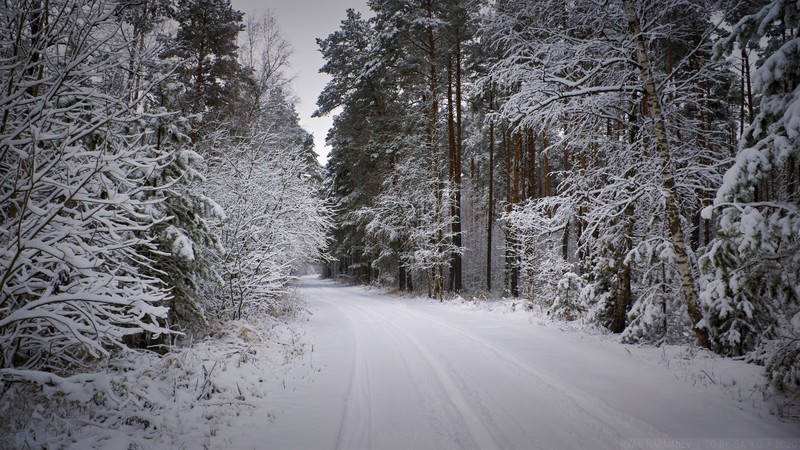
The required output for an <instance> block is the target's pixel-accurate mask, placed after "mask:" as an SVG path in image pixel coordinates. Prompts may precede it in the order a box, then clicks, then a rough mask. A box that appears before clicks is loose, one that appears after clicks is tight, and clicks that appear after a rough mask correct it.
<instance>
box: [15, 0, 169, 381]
mask: <svg viewBox="0 0 800 450" xmlns="http://www.w3.org/2000/svg"><path fill="white" fill-rule="evenodd" d="M49 7H50V9H49V10H47V11H45V12H44V13H43V14H45V15H52V17H48V18H47V19H46V20H45V19H43V16H42V15H40V14H39V13H38V12H35V11H38V10H35V9H31V8H30V5H29V4H28V3H27V2H11V3H7V4H6V6H5V7H4V9H3V14H2V15H0V16H1V17H2V18H0V20H2V21H3V25H2V26H0V30H3V31H0V33H2V34H3V35H2V37H0V40H2V41H3V42H6V43H10V42H13V43H14V44H13V45H4V46H3V47H2V48H3V50H2V51H3V53H4V54H3V60H4V64H3V65H2V67H0V80H2V84H3V86H5V88H4V91H5V92H4V93H6V94H9V95H5V96H4V97H2V98H0V104H2V107H3V119H2V125H1V126H0V205H2V207H0V349H2V352H1V353H0V368H4V369H10V370H11V369H13V370H16V371H17V372H15V373H17V374H22V375H23V376H24V375H25V374H31V376H32V377H34V375H33V372H26V371H29V370H45V371H52V372H69V371H71V370H74V369H77V368H79V367H82V366H83V365H84V364H86V363H87V362H89V361H94V360H97V359H99V358H106V357H109V356H110V355H111V354H113V353H114V352H116V351H120V350H123V349H125V348H126V340H127V339H129V338H130V337H131V336H135V335H139V334H141V333H143V332H147V333H150V335H151V336H156V335H158V334H159V333H162V332H165V331H166V330H165V329H164V328H163V327H162V325H163V319H164V318H165V317H166V314H167V308H166V307H165V300H166V299H167V298H168V292H167V291H166V290H165V288H164V286H163V285H162V284H161V283H160V280H159V279H158V278H157V277H156V276H154V275H152V273H149V272H148V271H149V266H150V265H151V263H152V260H150V259H149V258H147V257H146V256H145V255H144V252H143V249H148V250H149V251H151V252H154V251H156V247H155V243H154V241H153V237H152V234H151V229H152V227H154V226H155V225H157V224H158V223H159V222H160V220H159V219H156V218H154V217H153V216H152V215H150V214H149V213H148V211H150V207H151V206H152V205H151V202H150V200H149V199H150V198H151V197H152V193H153V192H154V191H157V190H158V189H159V187H156V186H152V185H149V184H148V183H147V174H148V173H150V172H153V171H157V170H160V169H161V168H163V166H164V164H165V160H164V159H163V158H160V157H158V156H152V155H151V153H150V151H149V150H150V147H149V146H147V145H143V144H142V133H141V132H139V131H137V129H138V127H137V125H136V124H138V123H140V121H142V120H144V117H143V116H142V115H140V114H137V113H135V111H137V110H139V108H138V102H139V101H140V100H141V98H139V97H134V98H133V99H131V97H130V96H129V95H127V92H125V90H124V87H122V86H121V85H120V84H118V83H116V82H115V80H118V79H120V77H122V75H123V74H125V73H126V71H127V69H128V67H127V64H126V61H125V60H124V59H122V58H120V54H119V48H120V47H121V46H123V45H124V44H125V41H124V39H123V35H122V33H121V32H120V25H119V24H118V23H117V22H115V21H114V20H113V13H114V11H115V9H114V5H113V4H111V3H108V2H105V1H102V0H98V1H93V2H88V3H87V2H84V1H78V0H53V1H52V2H50V3H49ZM12 24H13V26H12ZM35 27H41V28H40V31H39V32H38V33H35V34H33V35H29V34H27V31H26V30H30V29H33V28H35ZM10 47H13V49H12V48H10ZM123 78H124V77H123ZM6 89H7V91H6Z"/></svg>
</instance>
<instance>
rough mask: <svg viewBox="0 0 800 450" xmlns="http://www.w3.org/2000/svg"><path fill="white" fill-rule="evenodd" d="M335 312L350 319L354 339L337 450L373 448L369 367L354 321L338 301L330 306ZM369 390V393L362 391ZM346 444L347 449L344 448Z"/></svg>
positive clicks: (348, 321)
mask: <svg viewBox="0 0 800 450" xmlns="http://www.w3.org/2000/svg"><path fill="white" fill-rule="evenodd" d="M327 303H329V304H330V305H332V306H333V307H334V308H336V309H337V310H338V311H339V312H340V313H341V314H342V316H344V317H345V318H347V323H348V325H349V327H348V328H349V329H350V333H352V335H353V343H354V346H355V348H354V351H353V368H352V371H351V375H350V385H349V387H348V388H347V397H346V400H345V407H344V414H342V420H341V423H340V424H339V435H338V436H337V439H336V449H337V450H338V449H344V450H348V449H351V448H372V447H373V446H372V442H371V436H372V433H371V430H370V416H371V415H372V399H371V396H370V391H371V389H370V388H371V382H370V375H369V367H368V366H367V364H366V361H365V360H364V354H363V351H362V348H361V347H362V346H361V342H360V338H359V334H358V331H357V330H356V326H355V323H354V322H353V318H352V316H351V315H350V314H348V312H347V311H345V310H344V308H342V307H341V305H339V304H337V302H335V301H331V302H327ZM363 386H367V389H363V388H362V387H363ZM344 444H346V445H344Z"/></svg>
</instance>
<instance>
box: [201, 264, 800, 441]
mask: <svg viewBox="0 0 800 450" xmlns="http://www.w3.org/2000/svg"><path fill="white" fill-rule="evenodd" d="M299 287H300V292H301V293H302V295H303V296H304V297H305V298H306V299H307V300H308V302H309V307H310V309H311V311H312V313H313V315H312V316H311V317H310V319H309V322H308V336H309V339H310V346H311V348H312V349H313V351H312V352H311V354H310V355H309V357H308V360H306V362H304V363H302V364H299V365H297V366H296V367H295V368H294V369H293V372H294V373H295V377H294V379H295V380H299V381H296V382H295V383H292V385H291V387H288V386H287V389H285V390H280V391H277V392H273V393H271V395H270V396H269V397H268V398H265V399H264V405H263V408H265V409H262V407H259V406H257V407H256V408H254V409H253V410H252V411H251V413H250V416H249V417H240V418H238V419H237V422H236V425H235V426H234V427H231V428H228V429H224V430H220V431H219V433H218V434H217V436H216V437H214V438H213V439H212V441H211V442H212V445H213V446H214V447H227V448H261V447H263V445H264V444H265V443H270V445H272V446H274V448H282V449H293V448H295V449H304V448H342V449H350V448H381V449H392V448H420V449H423V448H437V449H440V448H443V449H446V448H459V449H461V448H486V449H489V448H595V449H602V448H620V447H621V446H623V445H624V446H626V447H628V448H665V447H648V445H650V444H653V443H656V444H658V443H659V442H660V443H662V444H665V443H668V442H671V441H669V440H670V439H678V440H680V443H681V444H682V445H685V447H684V448H707V447H703V446H705V445H708V444H709V442H707V441H703V440H702V439H704V438H715V439H723V440H725V439H727V440H730V441H727V442H729V443H730V442H733V441H732V440H733V439H743V440H744V439H750V441H748V442H750V443H754V442H755V441H753V440H752V439H753V438H764V439H766V438H773V439H776V438H777V439H783V440H781V441H780V442H782V443H791V444H792V445H798V444H800V441H798V440H796V439H795V440H790V438H796V437H797V436H800V428H798V426H797V424H793V423H783V422H780V421H779V420H778V419H776V418H775V417H773V416H770V415H769V413H768V412H767V411H766V403H764V402H763V401H759V400H758V399H759V397H760V395H761V394H760V391H759V390H758V387H757V383H759V382H761V379H760V370H761V369H760V368H758V367H755V366H751V365H747V364H745V363H743V362H741V361H732V360H728V359H723V358H719V357H716V356H713V355H711V354H709V353H706V352H695V351H694V350H691V349H687V348H684V347H665V348H660V349H659V348H652V347H641V348H638V347H631V346H623V345H621V344H619V343H618V342H616V341H615V339H616V338H615V337H609V336H593V335H587V334H586V333H584V332H578V331H575V330H569V329H566V328H564V327H559V326H554V323H553V322H547V321H545V320H544V319H543V318H535V316H532V315H531V313H529V312H524V311H517V312H514V313H512V312H507V313H498V312H497V311H487V310H481V309H478V308H476V307H475V306H472V304H456V305H454V304H448V303H445V304H440V303H436V302H431V301H427V300H421V299H409V298H397V297H390V296H386V295H382V294H380V293H376V292H374V291H369V290H365V289H364V288H359V287H342V286H337V285H335V284H333V283H330V282H325V281H319V280H313V279H309V278H305V279H303V280H302V281H301V284H300V286H299ZM309 373H310V374H311V376H310V377H309V378H304V377H303V376H304V375H308V374H309ZM264 411H269V412H270V414H269V415H265V412H264ZM636 439H660V440H661V441H647V442H649V443H650V444H648V443H647V442H644V441H636ZM720 442H721V441H720ZM758 442H759V443H762V444H763V443H767V444H769V443H772V444H774V443H775V442H774V441H767V440H763V441H758ZM665 445H666V444H665Z"/></svg>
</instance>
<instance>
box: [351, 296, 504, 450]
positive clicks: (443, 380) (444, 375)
mask: <svg viewBox="0 0 800 450" xmlns="http://www.w3.org/2000/svg"><path fill="white" fill-rule="evenodd" d="M368 300H369V299H368ZM349 306H350V307H352V308H353V309H355V310H358V311H360V312H361V313H362V314H363V315H364V316H365V317H369V318H372V319H373V320H374V319H375V318H380V319H381V321H382V322H383V323H385V324H388V325H389V326H391V327H392V328H393V329H395V330H396V331H397V332H399V333H400V334H401V335H402V336H403V337H404V338H405V339H406V340H407V341H408V342H409V343H411V345H412V346H413V348H414V349H415V350H416V351H417V352H418V353H419V354H420V355H421V356H422V357H423V359H424V362H425V363H426V365H427V366H428V367H429V368H430V369H431V370H432V371H433V373H434V374H435V375H436V381H437V382H438V384H439V385H440V387H441V388H442V390H443V391H444V393H445V395H446V396H447V400H448V401H449V402H450V404H452V405H453V407H454V408H455V410H456V411H457V412H458V414H459V415H460V416H461V418H462V420H463V423H464V425H465V427H464V429H465V430H466V431H467V432H468V433H469V435H470V436H471V437H472V440H473V442H474V443H475V444H476V446H477V448H481V449H500V448H510V447H509V446H508V443H507V442H503V444H505V445H501V441H505V439H504V438H503V436H502V433H501V432H500V430H499V429H498V428H497V427H496V426H495V425H494V424H493V423H492V422H493V420H492V419H491V417H490V416H489V415H486V414H484V415H479V414H477V413H476V412H475V410H476V409H485V408H475V407H474V406H473V405H471V404H470V401H469V400H468V398H467V396H466V395H465V392H469V391H468V388H467V384H466V383H465V382H464V380H463V379H461V378H460V377H458V375H457V371H455V370H452V368H448V367H446V366H445V365H444V364H442V363H441V362H439V361H438V360H437V358H436V357H434V356H433V354H431V353H430V352H429V351H428V350H427V349H426V348H425V346H424V345H422V343H421V342H420V341H419V340H418V339H417V338H416V337H415V336H413V335H412V334H411V333H409V332H407V331H406V330H405V329H403V328H402V327H401V326H399V325H397V324H396V323H395V322H394V321H392V320H391V319H390V318H389V317H387V316H385V315H384V314H381V313H380V311H379V309H380V308H365V307H362V306H360V305H356V304H354V303H351V304H350V305H349ZM475 400H477V398H475V399H473V401H475Z"/></svg>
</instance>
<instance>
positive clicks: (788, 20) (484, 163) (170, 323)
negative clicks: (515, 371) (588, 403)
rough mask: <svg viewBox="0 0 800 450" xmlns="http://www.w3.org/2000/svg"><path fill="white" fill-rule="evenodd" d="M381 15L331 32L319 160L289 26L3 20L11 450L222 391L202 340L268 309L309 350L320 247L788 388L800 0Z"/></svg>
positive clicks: (125, 423)
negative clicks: (760, 369)
mask: <svg viewBox="0 0 800 450" xmlns="http://www.w3.org/2000/svg"><path fill="white" fill-rule="evenodd" d="M367 4H368V6H369V9H370V10H371V13H370V14H369V15H368V16H367V15H365V16H362V15H361V14H360V13H358V12H356V11H355V10H352V9H351V10H347V11H346V12H344V11H343V12H342V13H343V16H345V18H344V20H342V21H341V27H340V29H339V30H337V31H335V32H334V33H332V34H330V35H328V36H324V37H319V38H318V39H317V43H318V45H319V49H320V52H321V53H322V55H323V57H324V58H325V61H326V63H325V65H324V66H323V67H322V68H321V69H320V71H321V72H322V73H324V74H327V75H329V76H330V80H331V81H330V82H329V84H328V85H327V86H326V87H325V89H324V90H323V92H321V93H320V94H319V100H318V104H317V106H318V110H317V112H316V113H315V114H317V115H320V116H326V115H332V116H333V117H334V125H333V128H331V130H330V131H329V133H328V136H327V142H328V145H329V146H330V147H331V149H332V150H331V153H330V155H329V160H328V163H327V167H324V168H323V167H322V166H320V165H319V163H318V162H317V155H316V154H315V152H314V145H313V138H312V136H311V135H310V134H309V133H308V132H307V131H306V130H304V129H303V128H302V127H301V125H300V118H299V117H298V113H297V111H296V99H295V97H294V95H295V94H294V93H293V92H292V88H291V78H292V73H291V70H290V59H291V56H292V48H291V44H290V43H289V42H288V41H287V40H286V39H285V38H284V36H283V35H282V34H281V30H280V23H279V22H278V21H277V20H276V18H275V17H274V16H273V15H271V14H269V13H268V14H265V15H263V16H250V15H247V16H246V15H245V14H243V13H242V12H240V11H237V10H236V9H234V8H233V7H232V6H231V4H230V0H7V1H5V3H4V4H3V5H0V24H1V25H0V90H1V93H0V108H1V109H2V119H0V120H2V122H0V430H3V429H5V430H14V432H15V433H17V434H15V435H14V436H16V438H15V439H18V440H16V441H12V442H11V443H10V444H2V443H0V447H3V446H4V445H9V446H10V447H12V448H14V447H23V446H25V447H26V448H28V447H31V448H51V446H52V447H53V448H55V447H58V446H59V445H60V444H63V443H64V441H61V440H58V439H62V438H63V436H64V435H66V434H69V433H68V430H70V429H71V427H73V426H74V424H75V423H76V422H74V421H69V420H66V419H64V420H62V421H60V422H59V419H57V417H62V416H63V417H74V416H79V417H81V416H82V415H83V416H87V415H88V416H91V417H90V418H87V419H85V420H86V421H88V422H91V423H93V424H97V427H98V428H101V429H106V430H108V429H132V428H137V427H138V428H141V429H144V430H147V431H146V432H147V433H158V432H161V431H153V430H155V429H156V428H157V427H155V426H154V425H153V424H155V423H161V422H158V420H156V419H155V418H154V416H155V414H156V412H153V411H154V409H155V408H156V406H154V405H157V404H160V403H159V402H166V403H169V402H168V401H166V400H163V398H168V397H169V395H172V396H173V397H174V399H176V400H174V401H175V402H177V399H178V398H182V397H181V396H182V395H185V396H186V398H189V397H191V399H192V401H194V402H196V401H206V400H209V399H211V398H213V397H214V396H215V395H221V394H220V392H221V391H222V390H223V389H222V388H221V387H220V386H216V385H214V383H212V382H211V381H209V380H211V378H212V374H213V372H214V371H215V368H216V367H217V364H216V363H215V364H213V366H212V365H209V364H205V362H197V361H195V359H198V358H199V357H198V356H197V355H198V354H199V353H198V352H199V350H196V349H195V350H187V349H192V348H194V347H192V346H194V345H197V343H202V342H208V339H212V340H213V339H217V340H221V341H224V342H229V341H226V339H229V338H230V336H229V334H230V333H234V334H236V333H238V334H240V335H242V336H244V335H247V334H248V333H251V334H252V333H253V332H252V331H251V330H252V329H251V328H250V325H248V323H251V322H253V321H262V322H264V321H266V322H268V323H270V324H271V325H269V327H270V329H271V330H272V329H274V330H283V331H274V333H284V334H283V335H281V336H283V337H284V338H286V336H289V338H290V339H291V342H292V345H295V344H294V342H295V333H296V331H294V330H295V329H294V328H293V327H288V328H287V325H286V322H285V321H284V319H285V318H288V317H292V316H294V315H296V314H301V313H302V310H303V309H304V306H303V303H302V301H301V300H299V299H298V297H297V295H296V294H295V293H294V292H293V288H292V282H293V280H295V279H296V278H297V277H298V276H299V275H302V274H304V273H305V271H306V270H308V267H309V265H314V264H316V265H319V266H322V267H323V271H324V274H323V275H324V276H326V277H329V278H333V279H336V280H341V281H348V282H354V283H361V284H372V285H380V286H385V287H386V286H388V287H392V288H393V289H395V290H396V291H401V293H402V292H403V291H407V292H410V293H416V294H418V295H424V296H427V297H429V298H432V299H435V300H438V301H443V300H445V299H453V298H461V297H460V296H463V297H469V296H477V297H482V298H507V299H514V301H515V303H514V304H515V305H517V304H518V305H520V306H519V307H520V308H524V309H527V310H533V309H535V308H540V309H542V310H544V311H546V314H547V315H548V316H549V317H551V318H553V319H555V320H560V321H566V322H580V323H581V324H584V325H587V326H595V327H597V328H599V329H602V330H605V331H604V332H606V331H607V332H609V333H613V334H617V335H619V336H620V339H621V342H625V343H631V344H645V345H656V346H658V345H666V344H670V345H672V344H680V345H692V346H697V347H700V348H703V349H708V350H710V351H711V352H714V353H716V354H719V355H722V356H725V357H733V358H737V359H743V360H746V361H748V362H753V363H755V364H758V365H760V366H764V370H765V373H766V381H767V384H768V389H770V390H771V391H773V392H776V393H781V395H786V396H787V398H789V399H790V400H791V401H795V402H796V401H797V400H798V395H800V210H798V207H800V34H799V33H800V3H798V2H796V1H789V0H771V1H766V0H760V1H759V0H741V1H733V0H719V1H712V0H570V1H568V2H563V1H557V0H368V1H367ZM287 320H288V319H287ZM231 330H238V331H235V332H234V331H231ZM287 330H288V331H287ZM226 333H228V334H226ZM286 333H288V334H286ZM204 345H205V344H204ZM226 345H228V344H226ZM286 345H288V344H286ZM251 347H252V344H248V343H247V340H246V339H245V340H244V341H236V343H235V344H230V345H228V349H229V350H231V352H232V353H231V354H234V353H235V354H236V355H237V356H236V358H239V359H237V364H249V363H252V360H253V359H254V358H256V357H255V356H252V355H253V354H254V353H253V351H252V350H251ZM287 348H289V347H287ZM312 348H313V347H312ZM220 351H222V350H220ZM286 351H287V352H289V353H291V352H292V351H293V350H286ZM248 355H250V356H248ZM193 358H194V359H193ZM192 364H194V366H192ZM190 366H191V367H190ZM216 370H217V371H219V370H221V369H216ZM175 371H180V372H181V375H180V376H174V377H173V376H172V375H170V376H166V375H165V374H169V373H174V372H175ZM144 379H152V380H160V381H158V382H157V383H156V381H152V383H154V384H153V386H155V384H158V386H160V387H159V389H162V388H163V389H164V391H163V392H167V391H169V394H163V392H162V394H163V396H162V397H163V398H162V397H160V395H162V394H154V393H153V392H148V391H147V383H145V382H144V381H142V380H144ZM261 381H262V380H261V379H259V380H258V382H259V383H260V382H261ZM285 384H286V381H285V380H284V388H285ZM137 386H138V387H137ZM154 389H155V388H154ZM229 389H230V390H231V391H232V392H235V394H232V395H235V399H233V400H231V401H232V402H235V401H239V400H242V401H243V400H244V399H245V398H246V397H247V392H248V391H247V388H244V386H242V385H239V384H236V385H235V387H233V386H229ZM187 392H188V393H187ZM197 392H199V394H198V393H197ZM181 393H184V394H181ZM173 397H169V398H173ZM170 401H172V400H170ZM48 402H49V403H48ZM37 403H41V404H47V405H49V406H46V407H42V408H37V407H36V404H37ZM87 405H93V406H91V407H89V406H87ZM26 408H27V409H26ZM15 409H18V410H24V411H26V412H25V413H24V414H22V415H16V414H13V413H12V411H14V410H15ZM143 411H144V412H143ZM147 411H150V413H147ZM148 414H151V415H152V416H153V417H151V416H150V415H148ZM162 415H163V414H162ZM237 415H238V414H237ZM81 420H83V419H81ZM159 420H164V419H159ZM162 426H163V424H162ZM46 429H49V431H42V430H46ZM20 430H21V431H20ZM37 433H38V434H37ZM48 433H51V434H54V435H57V436H61V437H59V438H56V440H55V441H52V440H50V441H48V440H47V439H52V436H50V435H48ZM43 436H44V437H43ZM48 436H49V437H48ZM73 438H74V439H78V438H76V437H74V436H72V437H71V438H70V439H73ZM37 439H38V440H37ZM42 439H44V441H42ZM64 439H66V438H64ZM109 439H110V438H109ZM54 442H55V444H54ZM99 442H100V443H99V444H98V446H99V447H102V446H104V445H106V444H108V443H109V441H104V440H103V439H100V441H99ZM122 448H126V447H122ZM135 448H139V447H135Z"/></svg>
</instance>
